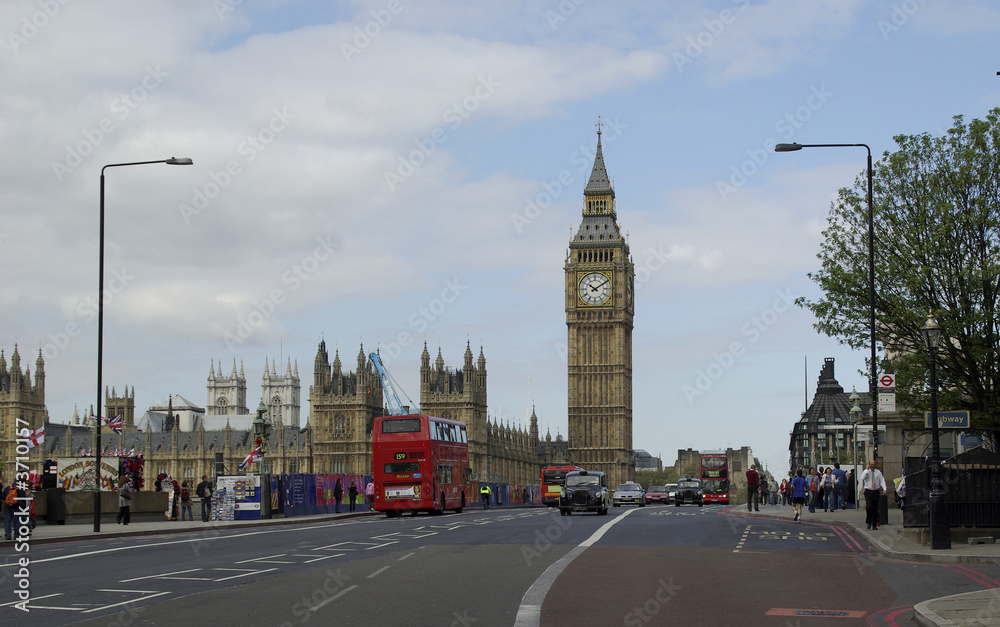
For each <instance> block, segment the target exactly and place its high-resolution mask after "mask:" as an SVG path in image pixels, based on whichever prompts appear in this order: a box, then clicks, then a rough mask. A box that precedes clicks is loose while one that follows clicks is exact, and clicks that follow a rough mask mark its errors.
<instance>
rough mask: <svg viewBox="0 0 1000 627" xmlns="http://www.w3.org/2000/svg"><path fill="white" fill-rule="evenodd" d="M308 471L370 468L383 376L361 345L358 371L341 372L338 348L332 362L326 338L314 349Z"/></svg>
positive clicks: (367, 471)
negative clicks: (309, 464)
mask: <svg viewBox="0 0 1000 627" xmlns="http://www.w3.org/2000/svg"><path fill="white" fill-rule="evenodd" d="M309 405H310V417H309V426H310V427H311V430H312V433H311V436H312V472H316V473H353V474H371V473H372V467H371V465H372V461H371V460H372V425H373V424H374V422H375V418H376V417H377V416H382V415H384V414H385V410H384V409H383V408H382V381H381V380H380V379H379V377H378V372H376V371H375V367H374V366H373V365H372V364H371V362H369V361H368V357H367V355H365V349H364V346H362V347H361V349H360V350H359V351H358V364H357V370H356V371H354V372H348V373H345V372H344V371H343V366H342V364H341V362H340V351H339V350H338V351H334V358H333V363H332V364H331V363H330V356H329V353H327V351H326V340H321V341H320V343H319V349H318V350H317V352H316V361H315V364H314V369H313V385H312V386H310V388H309Z"/></svg>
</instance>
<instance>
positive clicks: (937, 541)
mask: <svg viewBox="0 0 1000 627" xmlns="http://www.w3.org/2000/svg"><path fill="white" fill-rule="evenodd" d="M920 331H921V333H923V336H924V345H925V346H927V352H928V353H929V354H930V358H931V490H930V528H931V548H932V549H950V548H951V529H950V525H949V523H948V505H947V494H946V492H945V487H944V481H943V480H942V478H941V442H940V437H939V436H940V433H939V432H938V406H937V347H938V344H939V343H940V342H941V325H939V324H938V323H937V320H935V319H934V314H928V315H927V322H925V323H924V326H923V328H922V329H920Z"/></svg>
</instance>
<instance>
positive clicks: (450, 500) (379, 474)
mask: <svg viewBox="0 0 1000 627" xmlns="http://www.w3.org/2000/svg"><path fill="white" fill-rule="evenodd" d="M372 460H373V461H374V465H375V468H374V470H375V472H374V475H375V479H374V481H375V511H377V512H385V515H386V516H388V517H389V518H393V517H395V516H398V515H399V514H400V513H401V512H413V513H416V512H419V511H425V512H429V513H431V514H440V513H442V512H444V510H446V509H451V510H454V511H455V512H461V511H462V509H463V508H464V507H465V504H466V503H468V499H467V495H468V493H469V489H468V486H469V481H470V480H471V479H472V471H471V470H470V469H469V440H468V436H467V434H466V430H465V423H464V422H459V421H457V420H449V419H447V418H436V417H434V416H425V415H413V414H410V415H401V416H382V417H380V418H376V419H375V425H374V428H373V430H372Z"/></svg>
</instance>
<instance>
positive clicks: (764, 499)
mask: <svg viewBox="0 0 1000 627" xmlns="http://www.w3.org/2000/svg"><path fill="white" fill-rule="evenodd" d="M770 498H771V492H770V489H769V488H768V485H767V477H766V476H765V477H761V478H760V504H761V505H764V506H767V504H768V503H769V502H770V501H769V500H770Z"/></svg>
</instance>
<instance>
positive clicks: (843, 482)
mask: <svg viewBox="0 0 1000 627" xmlns="http://www.w3.org/2000/svg"><path fill="white" fill-rule="evenodd" d="M833 476H834V477H835V478H836V481H835V483H834V484H833V503H834V505H833V509H847V503H845V502H844V496H845V494H844V488H846V487H847V473H846V472H844V471H843V469H841V467H840V462H837V463H835V464H834V465H833Z"/></svg>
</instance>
